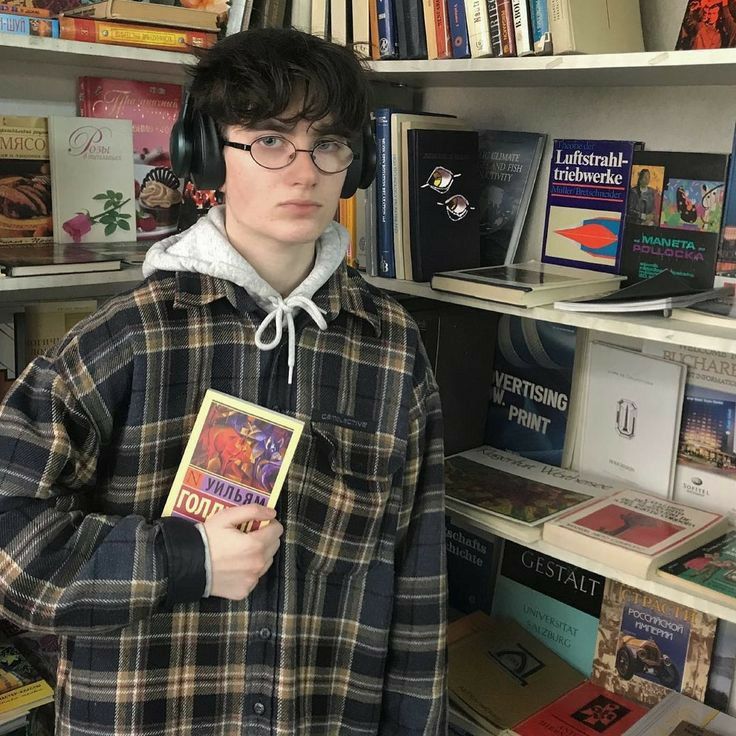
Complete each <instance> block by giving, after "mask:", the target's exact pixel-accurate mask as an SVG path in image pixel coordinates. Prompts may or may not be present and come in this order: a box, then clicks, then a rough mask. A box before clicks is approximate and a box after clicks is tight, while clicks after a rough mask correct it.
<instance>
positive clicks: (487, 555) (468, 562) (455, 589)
mask: <svg viewBox="0 0 736 736" xmlns="http://www.w3.org/2000/svg"><path fill="white" fill-rule="evenodd" d="M445 542H446V547H447V602H448V603H449V605H450V607H452V608H454V609H455V610H457V611H462V612H463V613H473V611H479V610H480V611H484V612H485V613H490V612H491V603H492V601H493V589H494V585H495V581H496V572H497V570H498V561H499V559H500V558H501V548H502V547H503V540H502V539H501V538H500V537H497V536H496V535H495V534H491V533H490V532H488V531H486V530H484V529H481V528H480V527H479V526H477V525H476V524H473V522H471V521H469V520H468V519H466V518H464V517H462V516H461V515H460V514H456V513H453V514H446V515H445Z"/></svg>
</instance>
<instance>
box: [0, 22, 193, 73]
mask: <svg viewBox="0 0 736 736" xmlns="http://www.w3.org/2000/svg"><path fill="white" fill-rule="evenodd" d="M0 61H2V62H4V63H3V66H4V67H5V69H6V72H5V73H6V74H7V73H8V72H7V69H8V68H9V67H8V62H12V63H13V64H18V63H20V64H28V63H33V64H50V65H53V66H56V67H58V66H62V67H83V68H84V69H85V73H87V74H93V73H94V72H96V71H97V72H105V73H113V72H114V73H116V76H124V75H127V74H141V75H143V76H147V77H152V76H162V77H166V78H168V79H171V80H172V81H177V80H179V81H183V80H184V79H185V78H186V67H187V66H188V65H192V64H193V63H195V61H196V59H195V57H194V56H192V55H191V54H184V53H180V52H178V51H159V50H158V49H142V48H136V47H133V46H113V45H110V44H102V43H87V42H86V41H67V40H65V39H60V38H42V37H36V36H16V35H14V34H10V33H0Z"/></svg>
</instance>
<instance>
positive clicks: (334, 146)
mask: <svg viewBox="0 0 736 736" xmlns="http://www.w3.org/2000/svg"><path fill="white" fill-rule="evenodd" d="M345 145H346V144H345V143H343V141H338V140H335V139H334V138H325V139H324V140H321V141H318V142H317V144H316V145H315V147H314V150H315V151H320V152H321V153H337V152H338V151H340V150H342V149H343V148H344V147H345Z"/></svg>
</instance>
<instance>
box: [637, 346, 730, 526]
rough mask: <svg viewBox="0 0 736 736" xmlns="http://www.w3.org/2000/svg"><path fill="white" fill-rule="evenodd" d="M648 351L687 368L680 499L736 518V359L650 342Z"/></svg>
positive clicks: (677, 476) (676, 486)
mask: <svg viewBox="0 0 736 736" xmlns="http://www.w3.org/2000/svg"><path fill="white" fill-rule="evenodd" d="M644 351H645V352H647V353H649V354H651V355H657V356H659V357H662V358H665V359H666V360H671V361H676V363H677V364H684V365H685V366H687V378H686V382H685V396H684V402H683V416H682V423H681V424H682V426H681V430H680V434H679V446H678V452H677V460H676V467H675V479H674V492H673V497H674V499H675V500H676V501H679V502H680V503H687V504H690V505H691V506H697V507H698V508H704V509H710V510H711V511H717V512H718V513H721V514H729V515H731V516H734V517H736V482H735V480H736V355H733V354H732V353H723V352H718V351H715V350H705V349H702V348H694V347H685V346H681V345H671V344H667V343H661V342H649V341H647V342H646V343H645V344H644Z"/></svg>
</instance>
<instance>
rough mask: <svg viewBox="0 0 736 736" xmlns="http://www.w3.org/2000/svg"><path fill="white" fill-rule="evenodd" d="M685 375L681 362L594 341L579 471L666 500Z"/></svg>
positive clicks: (587, 381) (671, 477) (672, 480)
mask: <svg viewBox="0 0 736 736" xmlns="http://www.w3.org/2000/svg"><path fill="white" fill-rule="evenodd" d="M685 375H686V369H685V366H684V365H682V364H681V363H674V362H671V361H668V360H666V359H664V358H657V357H654V356H651V355H645V354H642V353H640V352H637V351H636V350H628V349H626V348H621V347H616V346H613V345H607V344H606V343H603V342H598V341H593V342H591V344H590V347H589V355H588V361H587V366H586V371H585V378H584V380H585V396H586V402H585V407H584V408H583V411H582V416H581V425H582V428H581V431H580V452H579V456H578V467H579V469H580V472H581V473H584V474H585V475H588V476H596V477H600V478H604V479H607V480H608V481H609V482H611V483H616V484H617V485H619V486H621V487H625V488H638V489H640V490H642V491H646V492H647V493H652V494H655V495H658V496H662V497H664V498H667V497H668V496H669V495H670V493H671V491H672V486H673V483H674V475H675V461H676V458H677V441H678V437H679V431H680V418H681V415H682V397H683V393H684V389H685Z"/></svg>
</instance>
